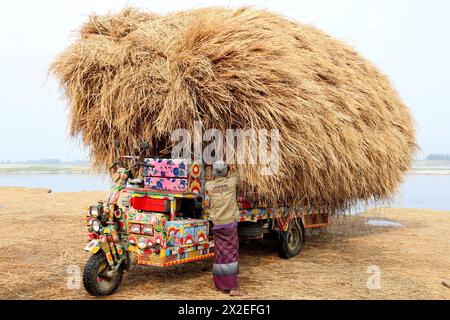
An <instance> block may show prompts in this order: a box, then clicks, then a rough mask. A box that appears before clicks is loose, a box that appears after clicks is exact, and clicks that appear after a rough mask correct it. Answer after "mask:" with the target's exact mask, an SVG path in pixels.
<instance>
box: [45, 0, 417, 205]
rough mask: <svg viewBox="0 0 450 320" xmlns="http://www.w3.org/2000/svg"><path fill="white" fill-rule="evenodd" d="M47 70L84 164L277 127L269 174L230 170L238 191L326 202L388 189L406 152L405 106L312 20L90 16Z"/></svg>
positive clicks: (237, 14)
mask: <svg viewBox="0 0 450 320" xmlns="http://www.w3.org/2000/svg"><path fill="white" fill-rule="evenodd" d="M52 72H53V73H54V74H55V75H56V76H57V78H58V79H59V80H60V82H61V83H62V85H63V88H64V90H65V94H66V96H67V97H68V99H69V101H70V106H71V107H70V132H71V134H73V135H81V136H82V139H83V142H84V144H86V145H87V146H89V148H90V150H91V153H92V160H93V164H94V165H97V166H102V165H107V164H108V163H111V162H112V161H113V159H114V158H115V157H116V155H117V152H116V151H115V150H114V148H113V147H112V142H113V141H114V140H115V139H119V140H120V141H121V142H122V147H121V150H120V153H122V154H133V153H135V151H136V147H137V145H138V143H139V142H140V141H141V140H142V139H146V140H149V141H151V142H152V144H153V145H156V143H158V144H159V146H160V148H164V147H168V146H170V143H169V137H170V134H171V133H172V131H173V130H174V129H176V128H188V129H189V130H191V131H192V132H193V125H194V121H195V120H201V121H202V122H203V126H204V128H205V129H206V128H218V129H221V130H225V129H227V128H244V129H246V128H255V129H261V128H267V129H272V128H277V129H279V130H280V135H281V139H282V140H281V145H280V148H281V154H282V159H281V164H280V168H279V171H278V173H277V174H276V175H272V176H264V175H261V174H260V173H259V170H258V166H254V165H242V166H239V168H238V170H239V172H240V174H241V177H242V180H243V187H244V188H245V190H247V191H249V192H251V191H257V192H258V193H259V194H260V195H263V196H265V197H267V198H270V199H273V198H275V199H282V200H286V201H288V202H291V203H298V202H300V201H301V200H302V199H307V200H309V201H310V202H312V203H315V204H321V205H324V206H328V207H331V208H334V209H342V208H344V207H346V206H348V205H350V204H353V203H354V202H355V201H358V200H369V199H372V198H375V199H380V198H386V197H389V196H391V195H392V194H393V192H395V190H396V187H397V186H398V184H399V183H400V182H401V180H402V177H403V175H404V173H405V172H406V171H407V170H408V169H409V167H410V162H411V158H412V155H413V153H414V151H415V148H416V144H415V132H414V128H413V123H412V118H411V115H410V113H409V110H408V109H407V107H406V106H405V105H404V104H403V103H402V102H401V100H400V99H399V97H398V96H397V94H396V92H395V91H394V89H393V88H392V86H391V85H390V83H389V81H388V80H387V79H386V77H385V76H383V75H382V74H381V73H380V72H379V71H378V70H377V69H376V68H375V67H374V66H373V65H372V64H371V63H369V62H368V61H366V60H364V59H363V58H362V57H361V56H360V55H359V54H357V53H356V52H355V51H354V50H353V49H352V48H350V47H349V46H347V45H345V44H343V43H341V42H339V41H337V40H335V39H332V38H330V37H329V36H327V35H326V34H324V33H322V32H321V31H319V30H317V29H315V28H314V27H311V26H307V25H301V24H298V23H295V22H293V21H289V20H287V19H285V18H283V17H281V16H279V15H277V14H273V13H270V12H267V11H260V10H253V9H248V8H243V9H238V10H229V9H221V8H206V9H199V10H193V11H184V12H177V13H172V14H168V15H165V16H159V15H154V14H147V13H143V12H140V11H137V10H134V9H126V10H124V11H123V12H121V13H119V14H117V15H108V16H92V17H91V18H90V20H89V22H87V23H86V24H85V25H84V26H83V27H82V29H81V33H80V37H79V38H78V39H77V40H76V41H75V43H74V44H72V45H71V46H70V47H69V48H67V49H66V50H65V51H64V52H63V53H61V54H60V55H59V56H58V57H57V59H56V61H55V62H54V64H53V65H52Z"/></svg>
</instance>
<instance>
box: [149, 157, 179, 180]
mask: <svg viewBox="0 0 450 320" xmlns="http://www.w3.org/2000/svg"><path fill="white" fill-rule="evenodd" d="M145 162H146V163H147V164H149V165H152V166H154V167H153V168H145V169H144V176H146V177H161V178H187V177H188V170H187V169H188V168H187V161H186V160H183V159H154V158H147V159H145Z"/></svg>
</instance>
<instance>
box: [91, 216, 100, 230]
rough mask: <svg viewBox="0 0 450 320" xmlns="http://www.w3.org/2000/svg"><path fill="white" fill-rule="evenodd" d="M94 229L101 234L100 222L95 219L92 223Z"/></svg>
mask: <svg viewBox="0 0 450 320" xmlns="http://www.w3.org/2000/svg"><path fill="white" fill-rule="evenodd" d="M92 229H93V230H94V231H95V232H99V231H100V221H98V220H97V219H95V220H94V221H92Z"/></svg>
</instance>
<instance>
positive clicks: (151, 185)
mask: <svg viewBox="0 0 450 320" xmlns="http://www.w3.org/2000/svg"><path fill="white" fill-rule="evenodd" d="M144 185H145V188H146V189H152V190H166V191H179V192H186V191H187V188H188V181H187V179H177V178H157V177H146V178H145V181H144Z"/></svg>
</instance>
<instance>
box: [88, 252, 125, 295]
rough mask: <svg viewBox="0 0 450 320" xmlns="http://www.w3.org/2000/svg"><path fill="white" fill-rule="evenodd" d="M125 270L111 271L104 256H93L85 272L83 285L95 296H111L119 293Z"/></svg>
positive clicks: (120, 268)
mask: <svg viewBox="0 0 450 320" xmlns="http://www.w3.org/2000/svg"><path fill="white" fill-rule="evenodd" d="M122 277H123V268H122V266H120V267H119V269H118V270H117V271H113V270H111V267H110V265H109V264H108V261H107V260H106V257H105V255H104V254H95V255H92V256H91V257H90V258H89V260H88V261H87V263H86V266H85V267H84V271H83V285H84V288H85V289H86V291H87V292H89V294H90V295H93V296H109V295H112V294H113V293H114V292H116V291H117V288H119V285H120V283H121V282H122Z"/></svg>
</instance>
